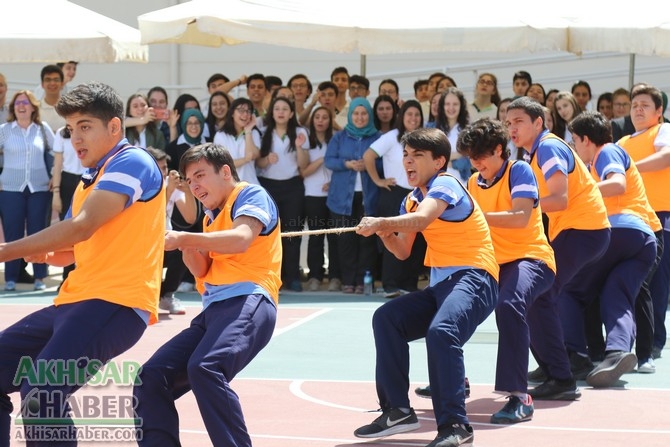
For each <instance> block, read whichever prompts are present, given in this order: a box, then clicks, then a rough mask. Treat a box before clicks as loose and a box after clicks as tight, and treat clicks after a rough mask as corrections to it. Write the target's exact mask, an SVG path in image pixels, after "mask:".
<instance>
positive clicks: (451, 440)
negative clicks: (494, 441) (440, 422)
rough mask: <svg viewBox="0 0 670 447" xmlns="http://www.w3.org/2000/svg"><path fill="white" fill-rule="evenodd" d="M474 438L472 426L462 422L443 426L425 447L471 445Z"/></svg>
mask: <svg viewBox="0 0 670 447" xmlns="http://www.w3.org/2000/svg"><path fill="white" fill-rule="evenodd" d="M474 440H475V435H474V433H473V432H472V427H470V426H469V425H464V424H454V425H452V426H450V427H447V428H443V429H442V430H440V431H439V432H438V433H437V437H436V438H435V439H433V442H431V443H430V444H428V445H427V446H426V447H458V446H460V445H463V446H471V445H472V442H473V441H474Z"/></svg>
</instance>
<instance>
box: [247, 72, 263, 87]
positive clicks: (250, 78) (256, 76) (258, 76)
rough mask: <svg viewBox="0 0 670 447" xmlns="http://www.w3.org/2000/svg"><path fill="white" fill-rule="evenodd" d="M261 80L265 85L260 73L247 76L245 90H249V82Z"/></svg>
mask: <svg viewBox="0 0 670 447" xmlns="http://www.w3.org/2000/svg"><path fill="white" fill-rule="evenodd" d="M258 80H261V81H263V85H265V76H263V75H262V74H260V73H254V74H252V75H250V76H247V88H249V85H251V81H258Z"/></svg>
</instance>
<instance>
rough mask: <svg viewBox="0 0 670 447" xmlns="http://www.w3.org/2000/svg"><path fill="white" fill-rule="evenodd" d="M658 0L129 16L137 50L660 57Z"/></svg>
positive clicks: (275, 6)
mask: <svg viewBox="0 0 670 447" xmlns="http://www.w3.org/2000/svg"><path fill="white" fill-rule="evenodd" d="M666 11H668V9H667V7H666V5H665V3H664V2H662V1H661V0H649V1H648V2H646V3H645V5H644V8H637V9H636V8H630V10H627V11H626V12H618V11H617V10H616V8H615V7H613V6H612V7H608V8H606V7H604V6H603V5H602V4H600V3H593V4H591V3H587V2H583V1H581V0H564V2H563V3H561V7H560V10H559V11H556V12H555V13H554V14H546V13H544V12H542V11H539V10H538V4H537V2H534V1H531V0H517V1H515V2H513V3H505V2H500V1H499V0H480V1H479V2H477V3H476V4H469V3H458V4H456V3H453V2H446V1H444V0H412V1H411V2H408V3H406V4H402V5H401V6H396V5H393V4H380V3H379V2H361V1H358V0H340V1H339V2H337V3H336V4H334V3H332V2H330V1H325V0H192V1H189V2H186V3H183V4H178V5H175V6H171V7H168V8H164V9H160V10H157V11H154V12H150V13H147V14H143V15H141V16H139V17H138V22H139V29H140V32H141V34H142V42H143V43H146V44H156V43H182V44H194V45H207V46H221V45H235V44H240V43H244V42H256V43H266V44H273V45H281V46H287V47H294V48H305V49H312V50H320V51H329V52H343V53H347V52H352V51H355V50H358V51H359V52H360V54H361V55H362V57H361V73H363V74H364V73H365V56H366V55H376V54H394V53H410V52H412V53H415V52H488V53H489V54H490V53H492V52H496V53H515V52H524V53H545V54H556V55H560V56H561V57H562V56H564V55H565V54H566V52H570V53H574V54H580V55H581V54H583V53H593V52H615V53H623V54H630V55H631V57H630V61H631V63H630V70H629V71H630V72H629V83H631V84H632V82H633V79H634V72H635V57H634V55H635V54H639V55H654V56H670V26H669V23H670V18H668V17H670V16H669V15H668V14H667V13H666Z"/></svg>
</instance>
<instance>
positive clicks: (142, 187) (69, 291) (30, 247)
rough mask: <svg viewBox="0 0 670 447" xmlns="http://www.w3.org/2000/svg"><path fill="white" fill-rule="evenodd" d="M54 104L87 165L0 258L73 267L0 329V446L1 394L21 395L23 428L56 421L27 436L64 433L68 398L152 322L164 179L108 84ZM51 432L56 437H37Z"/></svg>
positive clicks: (4, 439)
mask: <svg viewBox="0 0 670 447" xmlns="http://www.w3.org/2000/svg"><path fill="white" fill-rule="evenodd" d="M56 110H57V111H58V113H59V114H60V115H61V116H63V117H65V120H66V123H67V124H66V125H67V128H68V130H69V131H70V134H71V136H72V146H73V147H74V149H75V150H76V152H77V156H78V157H79V159H80V160H81V163H82V165H83V166H84V167H87V168H88V170H87V171H86V172H85V174H84V175H83V177H82V182H81V183H80V184H79V186H78V187H77V189H76V191H75V194H74V197H73V199H72V205H71V209H70V211H69V212H68V215H67V216H66V218H65V219H64V220H62V221H60V222H58V223H55V224H53V225H51V226H50V227H48V228H46V229H44V230H42V231H40V232H39V233H36V234H34V235H31V236H28V237H26V238H23V239H20V240H17V241H14V242H10V243H5V244H0V262H1V261H6V260H9V259H16V258H19V257H22V256H23V257H26V259H27V260H29V262H47V263H49V264H53V265H58V266H61V267H62V266H66V265H70V264H72V263H74V262H76V264H77V268H76V269H75V270H74V271H72V272H71V273H70V275H69V276H68V277H67V279H66V280H65V282H64V283H63V284H62V286H61V288H60V290H59V292H58V295H57V296H56V299H55V300H54V305H53V306H49V307H46V308H44V309H41V310H38V311H36V312H34V313H32V314H30V315H28V316H27V317H25V318H23V319H22V320H20V321H19V322H17V323H15V324H13V325H12V326H10V327H8V328H6V329H4V330H3V331H2V332H0V365H1V366H0V445H9V422H10V414H11V412H12V404H11V402H10V400H9V396H8V394H9V393H12V392H15V391H19V390H20V391H21V397H22V399H23V404H22V416H23V418H24V420H25V421H24V425H25V426H26V427H28V428H32V427H31V425H34V424H30V421H29V419H30V418H48V419H47V420H48V421H52V422H51V425H53V421H54V420H58V424H57V425H59V427H56V428H55V429H54V428H53V427H51V428H50V427H49V426H41V427H40V425H38V427H40V428H41V429H39V430H26V439H27V440H28V441H34V442H39V441H42V440H44V439H45V438H46V437H48V436H55V435H59V436H63V432H62V427H63V426H67V425H71V424H72V420H71V419H70V416H69V415H68V412H67V409H68V408H69V405H68V403H67V399H68V398H69V397H70V395H71V394H72V393H74V392H75V391H77V390H78V389H79V388H80V387H81V386H82V385H84V384H85V383H86V381H88V379H90V377H91V375H92V374H95V372H96V371H97V368H98V367H100V365H104V364H105V363H107V362H108V361H109V360H111V359H112V358H113V357H115V356H117V355H119V354H121V353H123V352H124V351H126V350H127V349H129V348H130V347H132V346H133V345H134V344H135V342H137V340H138V339H139V338H140V336H141V335H142V334H143V333H144V330H145V329H146V327H147V324H151V323H153V322H155V321H156V320H157V311H158V309H157V303H158V292H159V290H160V285H161V274H162V263H163V237H164V234H165V191H164V189H163V188H164V186H163V175H162V173H161V171H160V169H159V168H158V165H157V164H156V162H155V161H154V160H153V158H152V157H151V155H149V154H148V153H147V152H146V151H145V150H144V149H140V148H136V147H133V146H129V145H128V141H127V140H126V139H125V138H124V132H123V115H124V112H123V111H124V104H123V100H122V99H121V97H120V96H119V95H118V94H117V93H116V92H115V91H114V90H113V89H112V88H111V87H109V86H107V85H104V84H100V83H90V84H83V85H80V86H78V87H76V88H74V89H73V90H72V91H71V92H70V93H68V94H66V95H64V96H62V97H61V98H60V100H59V101H58V104H57V105H56ZM26 360H27V362H28V363H30V364H32V365H33V366H34V367H35V369H37V368H39V365H44V364H45V363H46V364H47V365H50V367H51V371H53V374H46V376H44V377H43V378H42V379H40V377H37V382H38V383H31V382H32V381H34V380H32V379H34V377H32V378H31V377H30V375H27V376H25V375H24V376H22V375H21V373H20V371H26V368H23V369H22V370H19V371H17V366H18V365H19V363H20V362H21V364H22V365H24V366H26V363H25V362H26ZM73 365H76V368H75V366H73ZM96 365H97V366H96ZM58 371H61V372H63V373H62V374H59V373H58ZM65 371H67V375H65ZM17 379H19V380H17ZM66 379H67V380H66ZM54 382H55V383H54ZM27 396H28V398H27ZM44 423H45V422H42V424H44ZM49 430H56V431H57V433H52V434H51V435H49V434H48V433H47V434H45V433H46V432H48V431H49ZM68 433H70V435H71V437H70V438H65V439H63V438H59V439H61V440H62V441H64V443H63V444H62V445H76V444H77V435H76V433H75V432H74V431H68ZM34 436H37V437H38V438H35V437H34ZM50 439H53V438H50ZM29 444H31V442H29Z"/></svg>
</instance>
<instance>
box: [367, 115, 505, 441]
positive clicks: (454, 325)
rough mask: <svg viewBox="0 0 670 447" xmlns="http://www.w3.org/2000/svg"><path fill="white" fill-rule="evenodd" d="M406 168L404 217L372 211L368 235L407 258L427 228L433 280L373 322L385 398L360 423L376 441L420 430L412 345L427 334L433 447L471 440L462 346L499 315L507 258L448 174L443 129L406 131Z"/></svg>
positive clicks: (380, 392)
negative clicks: (501, 265) (412, 393)
mask: <svg viewBox="0 0 670 447" xmlns="http://www.w3.org/2000/svg"><path fill="white" fill-rule="evenodd" d="M402 143H403V145H404V150H403V166H404V168H405V172H406V173H407V179H408V180H409V184H410V185H411V186H412V187H414V190H413V191H412V192H411V193H410V194H409V195H408V196H407V197H406V198H405V200H404V202H403V203H402V205H401V207H400V215H399V216H394V217H379V218H376V217H364V218H363V220H361V222H360V224H359V225H358V226H357V230H356V231H357V232H358V233H359V234H361V235H363V236H372V235H373V234H377V235H378V236H379V237H380V238H381V240H382V241H383V242H384V245H385V246H386V248H387V249H388V250H389V251H390V252H391V253H393V254H394V255H395V256H396V257H398V259H406V258H407V257H408V256H409V254H410V252H411V248H412V244H413V242H414V239H415V237H416V234H417V233H418V232H421V233H422V234H423V236H424V237H425V239H426V243H427V245H428V248H427V250H426V258H425V263H426V265H428V266H429V267H430V268H431V273H430V286H429V287H427V288H426V289H424V290H420V291H416V292H411V293H409V294H406V295H403V296H401V297H399V298H395V299H394V300H392V301H389V302H387V303H386V304H384V305H383V306H381V307H380V308H379V309H377V311H376V312H375V314H374V317H373V319H372V327H373V329H374V335H375V345H376V348H377V366H376V380H377V395H378V398H379V402H380V404H381V409H382V415H381V416H380V417H378V418H377V419H375V420H374V421H373V422H372V423H371V424H369V425H364V426H362V427H360V428H358V429H357V430H356V431H355V432H354V435H355V436H357V437H359V438H376V437H381V436H388V435H392V434H395V433H403V432H407V431H412V430H416V429H418V428H419V426H420V425H419V422H418V419H417V416H416V414H415V412H414V410H413V409H412V408H411V407H410V405H409V397H408V395H407V391H408V388H409V342H410V341H413V340H417V339H420V338H425V339H426V350H427V351H428V376H429V379H430V385H431V395H432V400H433V410H434V412H435V419H436V422H437V428H438V433H437V437H436V438H435V439H434V440H433V442H431V443H430V444H429V447H447V446H458V445H462V444H470V443H472V440H473V439H474V435H473V431H472V427H471V426H470V424H469V422H468V418H467V415H466V411H465V366H464V363H463V349H462V348H463V345H464V344H465V343H466V342H467V341H468V340H469V339H470V337H471V336H472V334H473V333H474V331H475V329H476V328H477V326H479V324H481V323H482V322H483V321H484V320H485V319H486V318H487V317H488V316H489V315H490V313H491V312H492V311H493V309H494V308H495V306H496V301H497V299H498V264H497V262H496V259H495V255H494V253H493V244H492V242H491V235H490V233H489V229H488V225H487V224H486V219H485V218H484V215H483V213H482V211H481V209H480V208H479V206H478V205H477V204H476V202H475V201H474V200H473V199H472V197H471V196H470V195H469V194H468V192H467V190H466V189H465V188H464V187H463V186H462V185H461V184H460V182H459V181H458V180H457V179H456V178H455V177H453V176H451V175H449V174H446V172H445V170H446V166H447V164H448V162H449V155H450V153H451V147H450V145H449V140H448V139H447V137H446V135H445V134H444V133H443V132H442V131H440V130H438V129H425V128H423V129H418V130H415V131H413V132H411V133H409V134H407V135H405V136H404V137H403V140H402Z"/></svg>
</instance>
